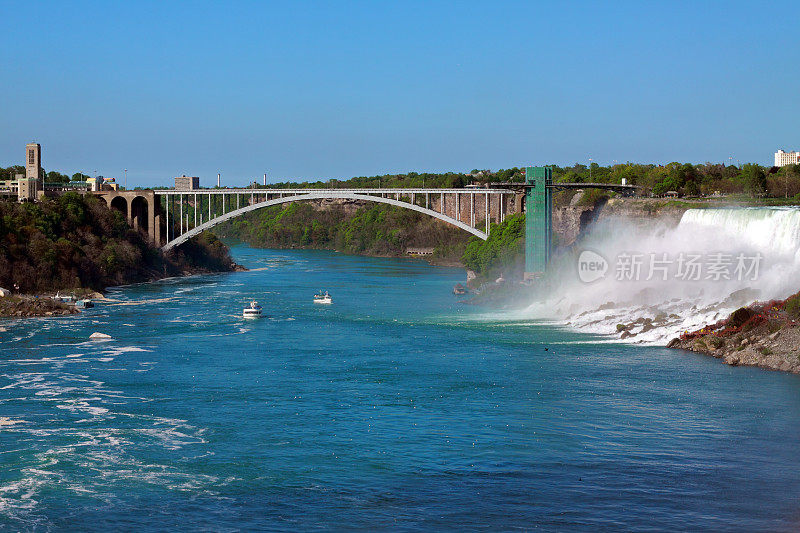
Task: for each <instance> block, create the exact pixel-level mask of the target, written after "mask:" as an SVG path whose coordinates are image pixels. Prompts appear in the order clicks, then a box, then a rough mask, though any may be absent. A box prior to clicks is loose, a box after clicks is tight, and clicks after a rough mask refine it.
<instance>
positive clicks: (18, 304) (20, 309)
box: [0, 295, 80, 318]
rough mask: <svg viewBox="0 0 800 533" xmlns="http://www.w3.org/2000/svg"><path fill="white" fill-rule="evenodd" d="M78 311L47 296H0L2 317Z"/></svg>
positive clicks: (63, 313) (56, 314) (74, 312)
mask: <svg viewBox="0 0 800 533" xmlns="http://www.w3.org/2000/svg"><path fill="white" fill-rule="evenodd" d="M78 313H80V310H78V309H76V308H75V306H74V305H67V304H65V303H64V302H59V301H57V300H54V299H52V298H48V297H37V296H29V295H16V296H5V297H3V298H0V317H2V318H25V317H45V316H67V315H75V314H78Z"/></svg>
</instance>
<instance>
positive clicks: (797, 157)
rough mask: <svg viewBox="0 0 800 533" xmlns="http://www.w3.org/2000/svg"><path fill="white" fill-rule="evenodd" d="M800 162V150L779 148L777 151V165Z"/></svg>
mask: <svg viewBox="0 0 800 533" xmlns="http://www.w3.org/2000/svg"><path fill="white" fill-rule="evenodd" d="M798 164H800V152H784V151H783V150H778V151H777V152H775V166H776V167H785V166H786V165H798Z"/></svg>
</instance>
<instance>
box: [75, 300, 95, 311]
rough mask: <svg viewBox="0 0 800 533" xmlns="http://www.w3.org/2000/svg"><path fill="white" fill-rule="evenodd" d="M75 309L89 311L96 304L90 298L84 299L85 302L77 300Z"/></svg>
mask: <svg viewBox="0 0 800 533" xmlns="http://www.w3.org/2000/svg"><path fill="white" fill-rule="evenodd" d="M75 307H77V308H78V309H88V308H90V307H94V303H92V301H91V300H89V299H88V298H84V299H83V300H75Z"/></svg>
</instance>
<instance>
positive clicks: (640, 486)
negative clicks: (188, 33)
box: [0, 247, 800, 531]
mask: <svg viewBox="0 0 800 533" xmlns="http://www.w3.org/2000/svg"><path fill="white" fill-rule="evenodd" d="M233 253H234V257H235V259H236V260H237V261H238V262H239V263H241V264H243V265H245V266H247V267H248V268H251V269H254V270H252V271H250V272H239V273H231V274H220V275H209V276H195V277H189V278H182V279H169V280H164V281H161V282H158V283H148V284H141V285H135V286H127V287H120V288H116V289H113V290H110V291H109V294H108V296H109V298H110V299H112V300H113V302H111V303H105V304H100V305H98V306H97V307H96V308H94V309H90V310H87V311H86V312H85V313H83V314H82V315H80V316H77V317H69V318H58V319H29V320H25V321H7V322H4V323H2V324H0V326H2V327H3V328H5V331H2V332H0V342H1V343H2V344H0V424H2V425H0V529H7V530H20V529H22V530H26V529H27V530H63V529H72V530H82V531H108V530H110V529H123V530H137V531H156V530H164V529H173V530H182V531H187V530H202V529H212V530H220V531H230V530H263V529H268V530H311V529H322V530H375V529H400V530H461V529H465V528H467V529H479V528H483V529H490V530H496V529H501V530H505V529H513V528H523V529H536V528H539V529H542V530H560V531H569V530H579V531H598V530H614V529H621V528H624V529H636V530H647V529H655V530H695V531H696V530H709V531H722V530H741V531H753V530H772V531H778V530H786V531H790V530H796V529H797V528H798V527H799V526H800V511H799V510H798V509H799V507H798V504H799V503H800V451H798V449H797V442H798V441H800V380H798V377H796V376H793V375H785V374H781V373H776V372H767V371H763V370H759V369H755V368H731V367H728V366H726V365H724V364H721V363H720V362H719V361H717V360H714V359H711V358H707V357H704V356H700V355H696V354H691V353H684V352H678V351H673V350H667V349H664V348H657V347H651V346H641V345H625V344H619V343H615V342H609V341H608V340H607V339H605V338H602V337H598V336H591V335H587V334H585V333H577V332H573V331H570V330H567V329H563V328H559V327H556V326H554V325H548V324H547V323H543V322H536V321H531V320H528V321H526V320H502V319H501V318H495V319H492V320H487V319H485V316H486V315H484V314H482V313H481V311H480V310H478V309H475V308H473V307H472V306H468V305H463V304H459V303H457V300H456V299H455V297H454V296H452V295H451V294H450V291H451V288H452V286H453V284H454V283H456V282H459V281H463V276H464V274H463V270H459V269H448V268H436V267H430V266H428V265H427V264H425V263H422V262H418V261H411V260H393V259H375V258H364V257H352V256H344V255H340V254H335V253H329V252H317V251H276V250H256V249H250V248H246V247H235V248H234V249H233ZM320 288H323V289H328V290H330V291H331V293H332V295H333V298H334V305H332V306H330V307H322V306H318V305H317V306H315V305H314V304H313V303H312V301H311V296H312V295H313V294H314V292H315V291H316V290H318V289H320ZM251 298H256V299H257V300H258V301H259V302H260V303H262V305H263V306H264V308H265V314H266V315H267V316H265V318H263V319H261V320H257V321H244V320H243V319H242V318H240V315H241V309H242V307H244V305H245V304H246V303H247V302H248V301H249V299H251ZM495 316H496V315H495ZM95 331H98V332H102V333H107V334H109V335H111V336H112V337H113V340H110V341H89V340H88V338H89V335H90V334H91V333H93V332H95Z"/></svg>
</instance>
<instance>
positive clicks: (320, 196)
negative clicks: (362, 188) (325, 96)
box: [161, 190, 489, 252]
mask: <svg viewBox="0 0 800 533" xmlns="http://www.w3.org/2000/svg"><path fill="white" fill-rule="evenodd" d="M275 192H279V191H275ZM189 194H191V193H189ZM327 199H341V200H364V201H367V202H379V203H383V204H389V205H394V206H397V207H402V208H405V209H411V210H412V211H417V212H418V213H423V214H425V215H429V216H432V217H434V218H438V219H439V220H442V221H444V222H447V223H448V224H451V225H453V226H456V227H457V228H460V229H463V230H464V231H467V232H469V233H471V234H472V235H475V236H476V237H478V238H480V239H483V240H484V241H485V240H486V239H488V238H489V235H488V234H487V233H486V232H483V231H480V230H478V229H476V228H473V227H472V226H470V225H469V224H465V223H464V222H461V221H460V220H457V219H455V218H453V217H451V216H448V215H445V214H442V213H439V212H438V211H434V210H432V209H428V208H425V207H420V206H418V205H416V204H412V203H409V202H403V201H400V200H395V199H393V198H383V197H381V196H372V195H369V194H358V193H351V192H335V190H331V191H317V192H313V193H303V194H295V195H291V196H284V197H283V198H274V199H272V200H267V201H264V202H259V203H256V204H252V205H246V206H244V207H241V208H239V209H235V210H233V211H230V212H228V213H225V214H223V215H220V216H218V217H216V218H212V219H211V220H209V221H208V222H204V223H203V224H200V225H199V226H196V227H194V228H192V229H191V230H189V231H187V232H185V233H182V234H181V235H180V236H178V237H176V238H174V239H172V240H171V241H169V242H167V243H166V244H165V245H164V246H162V247H161V249H162V250H163V251H165V252H166V251H167V250H170V249H172V248H174V247H176V246H180V245H181V244H183V243H185V242H186V241H188V240H189V239H191V238H192V237H194V236H195V235H199V234H201V233H202V232H204V231H206V230H208V229H211V228H213V227H214V226H216V225H218V224H221V223H223V222H226V221H228V220H231V219H233V218H236V217H238V216H241V215H243V214H245V213H249V212H250V211H255V210H257V209H262V208H264V207H270V206H273V205H279V204H287V203H291V202H302V201H304V200H327Z"/></svg>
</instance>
